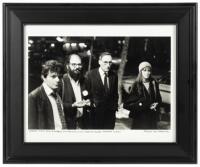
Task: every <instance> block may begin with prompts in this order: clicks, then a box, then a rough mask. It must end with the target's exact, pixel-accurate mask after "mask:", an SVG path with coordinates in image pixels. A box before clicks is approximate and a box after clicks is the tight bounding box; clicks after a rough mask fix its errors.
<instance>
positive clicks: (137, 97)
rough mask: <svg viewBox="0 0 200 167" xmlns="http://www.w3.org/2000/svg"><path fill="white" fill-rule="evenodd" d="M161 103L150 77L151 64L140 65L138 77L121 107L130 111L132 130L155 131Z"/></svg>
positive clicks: (154, 83)
mask: <svg viewBox="0 0 200 167" xmlns="http://www.w3.org/2000/svg"><path fill="white" fill-rule="evenodd" d="M161 102H162V99H161V95H160V91H159V86H158V83H157V82H156V80H155V79H154V78H153V77H152V66H151V64H150V63H149V62H142V63H140V65H139V74H138V77H137V79H136V81H135V82H134V84H133V85H132V89H131V92H130V95H129V97H128V98H127V100H126V101H125V102H124V106H123V107H124V108H125V109H127V110H129V111H130V113H129V117H131V118H133V123H132V129H157V121H158V118H159V106H160V104H161Z"/></svg>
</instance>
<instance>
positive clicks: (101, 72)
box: [99, 67, 105, 76]
mask: <svg viewBox="0 0 200 167" xmlns="http://www.w3.org/2000/svg"><path fill="white" fill-rule="evenodd" d="M99 73H100V75H101V76H104V75H105V72H104V71H103V70H102V69H101V67H99Z"/></svg>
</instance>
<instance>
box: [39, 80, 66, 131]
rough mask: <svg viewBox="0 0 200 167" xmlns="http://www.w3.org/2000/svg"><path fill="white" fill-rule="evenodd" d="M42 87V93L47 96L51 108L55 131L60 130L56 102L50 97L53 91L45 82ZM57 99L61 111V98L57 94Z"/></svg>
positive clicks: (60, 124)
mask: <svg viewBox="0 0 200 167" xmlns="http://www.w3.org/2000/svg"><path fill="white" fill-rule="evenodd" d="M42 86H43V87H44V91H45V93H46V94H47V97H48V98H49V101H50V103H51V106H52V110H53V118H54V124H55V130H62V123H61V120H60V116H59V111H58V107H57V104H56V100H55V98H54V97H53V96H52V93H53V90H52V89H51V88H50V87H49V86H48V85H47V84H46V83H45V82H43V84H42ZM56 94H57V93H56ZM57 97H58V98H59V101H60V104H61V106H62V109H63V105H62V101H61V98H60V96H59V95H58V94H57Z"/></svg>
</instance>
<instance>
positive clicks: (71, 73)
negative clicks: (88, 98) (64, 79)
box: [69, 68, 82, 81]
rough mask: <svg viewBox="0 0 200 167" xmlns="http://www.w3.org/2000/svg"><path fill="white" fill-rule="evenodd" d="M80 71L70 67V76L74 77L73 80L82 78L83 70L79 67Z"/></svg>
mask: <svg viewBox="0 0 200 167" xmlns="http://www.w3.org/2000/svg"><path fill="white" fill-rule="evenodd" d="M77 70H78V71H79V72H74V71H73V70H71V69H70V68H69V75H70V77H71V78H72V79H73V80H75V81H78V80H80V78H81V74H82V73H81V70H79V69H77Z"/></svg>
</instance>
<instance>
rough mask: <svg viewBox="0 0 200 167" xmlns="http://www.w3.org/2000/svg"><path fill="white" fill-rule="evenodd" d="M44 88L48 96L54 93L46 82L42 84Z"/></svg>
mask: <svg viewBox="0 0 200 167" xmlns="http://www.w3.org/2000/svg"><path fill="white" fill-rule="evenodd" d="M42 86H43V87H44V91H45V92H46V94H47V95H48V96H50V95H51V94H52V93H53V92H54V91H53V90H52V89H51V88H50V87H49V86H48V85H47V84H46V83H45V82H43V83H42Z"/></svg>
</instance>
